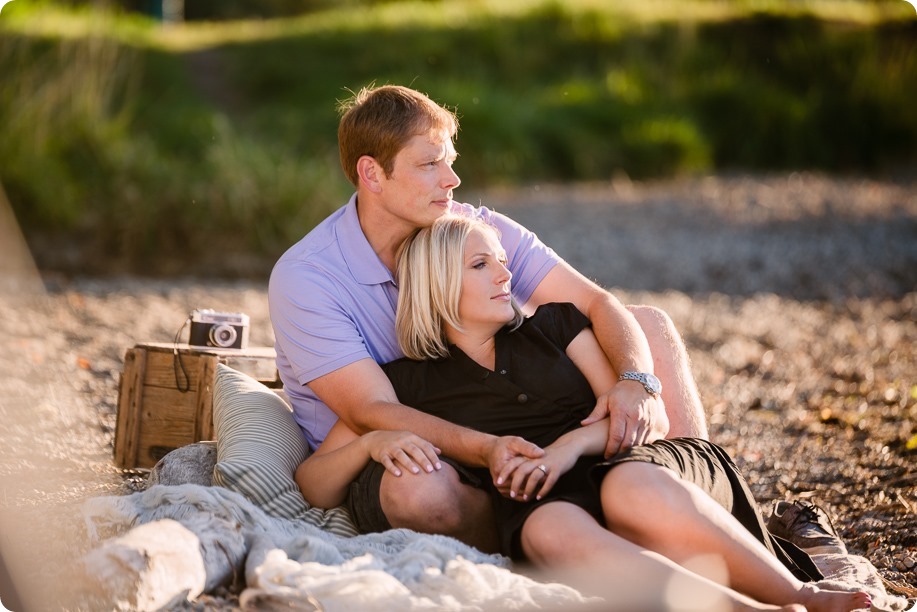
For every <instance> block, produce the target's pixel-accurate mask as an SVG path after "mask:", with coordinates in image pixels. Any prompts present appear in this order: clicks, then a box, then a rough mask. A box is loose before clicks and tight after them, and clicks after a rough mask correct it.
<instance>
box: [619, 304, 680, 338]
mask: <svg viewBox="0 0 917 612" xmlns="http://www.w3.org/2000/svg"><path fill="white" fill-rule="evenodd" d="M627 309H628V310H629V311H630V313H631V314H632V315H634V318H635V319H637V323H638V324H639V325H640V328H641V329H643V333H644V334H645V335H646V337H647V340H648V341H649V342H650V343H651V344H654V343H656V342H663V343H665V344H667V345H669V346H672V345H679V344H681V336H680V335H679V333H678V329H677V328H676V327H675V323H674V322H673V321H672V318H671V317H670V316H669V315H668V313H667V312H666V311H664V310H662V309H661V308H657V307H656V306H647V305H639V306H628V307H627Z"/></svg>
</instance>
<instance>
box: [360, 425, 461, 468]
mask: <svg viewBox="0 0 917 612" xmlns="http://www.w3.org/2000/svg"><path fill="white" fill-rule="evenodd" d="M360 443H361V444H363V446H364V449H365V450H366V453H367V454H369V456H370V457H372V458H373V459H374V460H375V461H378V462H379V463H381V464H382V465H384V466H385V469H386V470H388V471H389V472H391V473H392V474H394V475H395V476H401V474H402V470H407V471H409V472H411V473H412V474H419V473H420V471H421V470H424V471H425V472H432V471H433V470H439V469H442V467H443V466H442V464H441V463H440V462H439V454H440V452H442V451H440V449H438V448H437V447H435V446H433V445H432V444H430V443H429V442H427V441H426V440H424V439H423V438H421V437H420V436H417V435H415V434H412V433H411V432H409V431H388V430H377V431H371V432H368V433H366V434H363V436H361V437H360Z"/></svg>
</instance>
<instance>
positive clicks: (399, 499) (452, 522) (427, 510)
mask: <svg viewBox="0 0 917 612" xmlns="http://www.w3.org/2000/svg"><path fill="white" fill-rule="evenodd" d="M379 496H380V501H381V503H382V511H383V512H384V513H385V516H386V518H388V520H389V523H391V525H392V526H393V527H407V528H410V529H414V530H415V531H422V532H426V533H445V534H451V533H454V532H456V531H457V530H459V528H460V527H461V525H462V524H463V522H464V521H468V520H478V519H480V515H481V513H482V512H486V511H487V510H488V509H489V500H488V498H487V495H486V493H484V492H483V491H481V490H479V489H475V488H474V487H472V486H470V485H466V484H464V483H462V482H461V480H460V479H459V477H458V474H457V473H456V472H455V470H454V469H453V468H451V467H450V466H448V465H444V466H443V469H442V470H438V471H436V472H433V473H431V474H427V473H421V474H403V475H402V476H400V477H397V476H394V475H392V474H388V473H386V475H385V476H384V477H383V479H382V485H381V488H380V491H379Z"/></svg>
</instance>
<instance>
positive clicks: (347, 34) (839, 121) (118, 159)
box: [0, 0, 917, 271]
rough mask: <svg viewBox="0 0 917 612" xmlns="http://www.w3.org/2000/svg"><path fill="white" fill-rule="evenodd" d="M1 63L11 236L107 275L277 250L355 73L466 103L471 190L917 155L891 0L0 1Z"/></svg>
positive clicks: (308, 204) (334, 174) (327, 197)
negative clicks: (122, 7) (181, 5)
mask: <svg viewBox="0 0 917 612" xmlns="http://www.w3.org/2000/svg"><path fill="white" fill-rule="evenodd" d="M608 4H612V5H613V6H606V5H608ZM0 70H2V73H3V74H4V75H9V76H5V77H4V79H3V80H2V81H0V125H3V126H4V130H5V133H4V136H3V138H2V139H0V181H2V184H3V186H4V188H5V190H6V192H7V195H8V196H9V199H10V200H11V202H12V204H13V206H14V210H15V211H16V213H17V216H18V217H19V219H20V222H21V223H22V224H23V225H24V229H25V231H26V233H27V234H28V235H30V236H35V237H44V238H45V239H47V237H48V236H52V235H54V236H66V237H67V239H68V240H75V241H76V242H78V243H79V244H80V245H82V248H83V249H84V250H85V249H89V251H91V253H92V259H93V260H95V261H100V262H104V263H105V266H106V267H108V268H109V269H111V268H112V267H113V262H120V263H118V264H117V266H114V267H118V266H120V267H122V268H123V269H126V270H131V271H156V270H157V269H159V268H162V267H163V266H164V265H165V264H164V262H165V261H167V260H169V259H171V260H178V261H181V260H187V259H193V258H199V257H201V256H202V254H204V253H206V252H212V251H213V250H214V249H218V250H220V249H222V250H226V251H232V252H236V253H252V254H255V255H264V256H266V257H268V258H270V257H273V256H274V255H276V254H278V253H279V252H280V251H282V250H283V249H284V248H285V247H286V246H287V245H289V244H290V243H291V242H292V241H294V240H295V239H296V238H297V237H298V236H300V235H301V234H302V233H304V232H305V231H306V230H308V229H309V228H310V227H311V226H312V225H313V224H314V223H315V222H316V221H317V220H318V219H320V218H322V217H323V216H324V215H325V214H327V212H329V210H330V209H332V208H334V207H336V206H338V205H339V204H340V203H341V202H342V201H343V199H344V198H345V197H346V196H347V194H348V193H349V186H348V185H347V184H346V182H345V180H344V179H343V175H342V174H341V172H340V170H339V168H338V166H337V164H338V162H337V151H336V125H337V116H336V113H335V105H336V101H337V100H340V99H342V98H344V97H346V96H347V95H348V94H347V90H356V89H358V88H359V87H361V86H363V85H365V84H367V83H370V82H376V83H380V84H381V83H401V84H411V85H413V86H415V87H416V88H418V89H421V90H423V91H425V92H427V93H429V94H430V95H431V96H432V97H434V98H435V99H436V100H438V101H441V102H443V103H445V104H448V105H450V106H453V107H454V108H455V109H456V110H457V111H458V113H459V115H460V117H461V122H462V130H461V132H460V134H459V140H458V147H459V151H460V153H462V156H461V157H460V158H459V161H458V162H457V164H456V169H457V170H458V172H459V174H460V175H461V176H462V178H463V179H464V181H465V185H466V186H470V187H472V188H475V189H480V188H483V187H486V186H489V185H494V184H498V183H525V182H533V181H574V180H577V181H578V180H605V179H608V178H609V177H611V176H613V175H614V174H616V173H621V172H624V173H626V174H628V175H629V176H631V177H637V178H643V177H656V176H670V175H676V174H690V173H697V172H707V171H714V170H716V171H722V170H731V169H747V170H777V169H818V170H826V171H830V172H840V173H846V172H853V173H882V172H885V171H887V170H888V169H889V168H895V167H897V166H899V165H900V164H901V163H902V162H905V161H913V160H914V159H915V158H917V113H914V112H913V100H914V99H917V18H915V17H914V15H913V9H911V8H910V7H909V5H907V4H906V3H904V2H901V1H900V0H893V1H889V2H873V3H863V2H857V3H854V2H843V1H838V2H812V3H799V2H792V3H789V2H786V3H784V2H766V3H762V2H756V3H750V2H735V3H724V2H715V1H713V0H710V1H705V2H666V1H661V2H649V3H636V2H622V3H602V2H595V1H590V0H579V1H577V2H566V3H559V2H523V1H517V2H485V1H470V0H469V1H465V2H420V1H418V2H406V3H369V4H366V5H362V6H358V5H354V4H353V3H351V4H348V5H347V7H346V8H341V9H333V10H323V11H316V12H313V13H310V14H307V15H302V16H299V17H291V18H285V19H273V20H259V21H228V22H222V23H218V24H217V23H199V24H186V25H181V26H172V27H167V28H163V27H161V26H159V25H158V24H156V23H154V22H152V21H148V20H144V19H142V18H138V17H130V16H126V15H111V14H100V13H97V12H87V11H83V12H79V11H73V10H66V11H65V10H63V9H61V8H57V7H55V6H54V5H53V4H51V5H49V4H43V5H40V6H38V7H37V8H36V7H35V6H34V3H33V4H30V5H27V4H26V3H12V4H9V5H7V7H6V8H5V9H4V10H3V13H2V15H0ZM202 237H204V238H205V239H203V240H202ZM37 239H38V238H36V240H37ZM39 256H41V253H39ZM48 257H49V258H50V255H48ZM55 265H64V264H55Z"/></svg>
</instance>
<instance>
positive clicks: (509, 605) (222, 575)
mask: <svg viewBox="0 0 917 612" xmlns="http://www.w3.org/2000/svg"><path fill="white" fill-rule="evenodd" d="M84 512H85V516H86V519H87V525H88V527H89V530H90V534H91V536H93V537H94V538H95V539H99V534H100V533H101V532H103V531H110V530H115V531H117V530H118V529H119V528H123V527H124V526H130V525H136V526H141V525H145V526H151V525H153V524H159V522H162V524H163V525H165V524H166V522H168V520H170V519H171V521H176V522H178V523H180V524H181V525H182V526H183V527H185V528H186V529H187V531H188V532H190V534H193V535H192V536H189V537H193V536H196V537H197V539H198V540H199V548H200V551H201V556H202V558H203V563H202V564H200V565H201V566H202V567H203V568H204V570H203V571H204V572H205V574H206V576H205V577H204V580H202V581H201V582H202V584H201V591H209V590H211V589H213V588H215V587H217V586H219V585H220V584H223V583H226V582H227V581H231V579H232V577H233V576H234V575H238V574H240V573H241V570H243V569H244V575H245V585H246V588H245V590H244V591H243V593H242V595H241V597H240V601H241V603H242V605H243V608H245V607H246V606H248V607H256V606H258V605H261V604H263V603H264V602H271V605H276V606H278V607H281V608H286V609H324V610H367V611H370V610H380V611H381V610H483V609H524V608H542V609H556V608H559V607H567V606H575V605H577V604H586V603H588V602H589V601H590V599H589V598H587V597H584V596H583V595H581V594H580V593H579V592H577V591H576V590H574V589H572V588H570V587H567V586H564V585H561V584H556V583H555V584H543V583H539V582H536V581H534V580H532V579H530V578H527V577H525V576H522V575H519V574H516V573H513V572H512V571H510V569H509V568H508V561H507V560H506V559H505V558H504V557H501V556H497V555H486V554H484V553H481V552H479V551H477V550H476V549H474V548H471V547H469V546H466V545H464V544H462V543H461V542H459V541H457V540H455V539H452V538H447V537H443V536H433V535H423V534H418V533H415V532H412V531H409V530H405V529H396V530H391V531H387V532H385V533H381V534H368V535H363V536H357V537H354V538H342V537H339V536H336V535H333V534H330V533H327V532H324V531H322V530H320V529H318V528H316V527H314V526H313V525H310V524H307V523H304V522H301V521H292V520H288V519H281V518H276V517H272V516H269V515H267V514H265V513H264V512H263V511H262V510H260V509H259V508H258V507H257V506H255V505H254V504H252V503H251V502H249V501H248V500H247V499H246V498H245V497H243V496H241V495H239V494H237V493H233V492H232V491H229V490H227V489H224V488H221V487H205V486H199V485H188V484H186V485H179V486H162V485H157V486H153V487H151V488H150V489H148V490H146V491H143V492H140V493H135V494H133V495H129V496H124V497H100V498H96V499H92V500H90V501H89V502H87V504H86V506H85V508H84ZM141 528H142V527H135V529H141ZM158 531H160V532H162V533H163V534H164V535H165V534H168V535H167V536H166V537H168V539H169V540H170V543H169V545H171V546H173V547H176V546H178V545H179V542H178V539H177V537H176V535H175V534H176V531H174V530H169V529H165V528H162V529H158ZM112 542H115V543H112ZM116 542H117V540H112V541H110V542H108V543H103V544H102V546H100V547H99V548H97V549H95V550H94V551H92V552H90V554H89V555H88V556H87V559H86V563H87V564H88V565H89V572H88V573H89V574H90V575H95V576H97V577H98V576H104V575H106V574H107V573H109V572H106V571H105V570H104V568H105V567H106V566H107V565H110V564H111V563H112V562H113V561H112V560H113V559H116V558H118V557H119V555H120V556H121V557H123V554H122V553H120V552H119V550H122V549H123V547H120V548H119V546H118V544H117V543H116ZM156 550H159V549H158V548H157V549H156ZM148 553H149V551H148V550H147V554H146V555H143V556H145V557H146V558H147V560H149V557H150V556H151V555H150V554H148ZM153 556H155V555H153ZM115 565H117V566H118V567H119V571H122V572H123V571H125V568H126V566H125V565H124V563H123V558H118V561H117V562H115ZM160 569H161V568H160ZM189 571H193V568H192V569H191V570H189V569H188V568H187V567H185V568H182V569H177V568H176V571H175V574H177V575H176V576H172V577H171V580H170V579H169V578H168V577H166V578H165V579H164V578H163V576H162V572H161V571H159V573H158V574H155V576H154V573H153V572H149V571H139V572H136V579H135V580H134V584H133V585H129V584H127V582H126V581H124V580H121V581H119V582H118V584H107V585H102V586H103V588H105V589H107V590H108V591H109V595H110V596H111V597H112V598H113V601H114V603H115V605H116V606H118V607H121V608H125V609H129V608H132V609H144V608H145V609H158V608H159V607H161V606H162V605H164V604H165V603H168V601H170V600H171V599H173V598H174V597H175V596H176V595H187V596H190V597H194V596H196V595H198V594H200V592H201V591H199V592H197V593H195V592H193V590H194V589H190V588H189V587H188V585H187V584H186V583H187V580H185V581H184V582H181V581H179V580H178V578H179V577H182V578H187V573H188V572H189ZM179 575H180V576H179ZM151 581H157V582H160V583H169V582H172V583H173V584H174V585H175V586H174V587H173V589H172V590H169V589H165V590H166V591H167V592H161V593H153V591H154V590H155V589H152V588H150V586H149V585H146V584H142V583H143V582H151ZM183 585H184V586H183ZM157 586H158V585H157ZM112 591H115V592H112ZM138 591H141V592H142V593H141V594H140V595H138V593H137V592H138ZM188 591H191V592H188ZM309 602H312V604H313V605H314V606H315V607H314V608H308V607H306V608H303V606H304V605H308V604H309Z"/></svg>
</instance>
